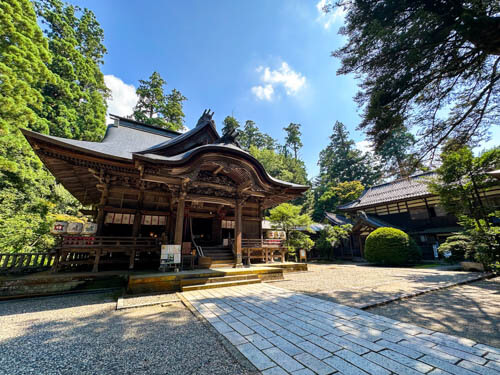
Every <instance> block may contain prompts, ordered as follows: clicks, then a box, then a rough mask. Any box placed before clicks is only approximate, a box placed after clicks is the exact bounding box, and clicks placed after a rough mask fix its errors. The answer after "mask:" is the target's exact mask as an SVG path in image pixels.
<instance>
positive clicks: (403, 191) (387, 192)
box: [338, 172, 435, 210]
mask: <svg viewBox="0 0 500 375" xmlns="http://www.w3.org/2000/svg"><path fill="white" fill-rule="evenodd" d="M433 176H435V173H434V172H427V173H422V174H418V175H414V176H410V177H406V178H400V179H398V180H395V181H392V182H387V183H385V184H381V185H376V186H373V187H371V188H369V189H367V190H365V191H364V192H363V195H361V197H359V199H357V200H355V201H352V202H349V203H346V204H344V205H341V206H339V207H338V209H340V210H353V209H362V208H365V207H371V206H376V205H379V204H387V203H390V202H397V201H403V200H406V199H410V198H419V197H425V196H428V195H431V193H430V191H429V190H428V188H427V185H426V181H427V180H428V179H429V178H431V177H433Z"/></svg>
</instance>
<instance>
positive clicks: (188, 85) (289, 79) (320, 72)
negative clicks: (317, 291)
mask: <svg viewBox="0 0 500 375" xmlns="http://www.w3.org/2000/svg"><path fill="white" fill-rule="evenodd" d="M318 1H320V0H313V1H303V0H287V1H280V2H278V1H264V0H253V1H234V0H231V1H228V0H217V1H206V0H205V1H152V0H149V1H146V0H143V1H140V2H139V1H123V0H122V1H118V0H106V1H74V2H75V3H77V4H78V5H80V6H82V7H88V8H90V9H91V10H92V11H93V12H94V13H95V14H96V17H97V19H98V21H99V22H100V24H101V26H102V27H103V29H104V32H105V45H106V47H107V49H108V54H107V55H106V57H105V63H104V66H103V67H102V70H103V73H104V74H105V76H106V84H107V85H108V87H110V88H111V90H112V93H113V99H112V101H111V102H110V103H109V111H110V112H111V113H114V114H118V115H129V114H130V113H131V112H132V107H133V105H134V104H135V100H136V98H135V95H134V92H135V87H137V85H138V80H139V79H146V78H148V77H149V76H150V75H151V73H152V72H153V71H155V70H156V71H158V72H159V73H160V74H161V75H162V77H163V78H164V79H165V80H166V81H167V84H168V86H167V89H168V90H170V89H172V88H176V89H178V90H180V91H181V92H182V94H183V95H185V96H186V97H187V98H188V101H187V102H185V105H184V112H185V114H186V126H188V127H192V126H194V124H196V121H197V119H198V118H199V116H200V115H201V113H202V112H203V110H204V109H205V108H210V109H212V110H213V111H215V116H214V117H215V121H216V123H217V126H218V129H219V130H220V129H221V126H222V121H223V119H224V118H225V117H226V116H227V115H230V114H232V115H234V116H235V117H236V118H237V119H238V120H239V121H240V122H241V123H242V124H243V123H244V121H245V120H249V119H250V120H253V121H255V122H256V123H257V125H258V126H259V127H260V129H261V130H262V131H263V132H266V133H268V134H269V135H271V136H272V137H274V138H276V139H278V140H279V141H280V142H282V141H283V138H284V131H283V128H284V127H285V126H287V125H288V124H289V123H290V122H294V123H300V124H301V125H302V138H303V143H304V147H303V148H302V150H301V152H300V156H301V157H302V159H303V160H304V161H305V163H306V166H307V170H308V174H309V177H310V178H311V177H314V176H315V175H316V174H317V173H318V167H317V160H318V155H319V152H320V151H321V149H323V148H324V147H325V146H326V145H327V144H328V141H329V139H328V137H329V135H330V133H331V129H332V126H333V124H334V122H335V121H336V120H339V121H342V122H343V123H344V124H345V125H346V127H347V129H348V130H349V131H350V132H351V136H352V137H353V139H354V140H355V141H356V142H362V141H363V139H364V136H363V134H362V133H361V132H359V131H356V130H355V129H356V126H357V124H358V123H359V121H360V118H359V113H358V109H357V106H356V104H355V103H354V101H353V99H352V98H353V96H354V94H355V93H356V91H357V82H356V81H355V80H354V78H353V77H346V76H337V75H336V70H337V68H338V67H339V61H338V60H337V59H335V58H333V57H331V56H330V53H331V52H332V51H333V50H335V49H336V48H338V47H340V46H341V45H342V44H343V40H342V37H341V36H339V35H338V34H337V31H338V28H339V27H340V26H341V24H342V22H343V18H342V14H341V13H340V12H337V13H335V14H330V15H324V14H323V13H322V12H320V8H321V1H320V4H318ZM323 1H324V0H323ZM364 144H365V143H360V147H363V145H364Z"/></svg>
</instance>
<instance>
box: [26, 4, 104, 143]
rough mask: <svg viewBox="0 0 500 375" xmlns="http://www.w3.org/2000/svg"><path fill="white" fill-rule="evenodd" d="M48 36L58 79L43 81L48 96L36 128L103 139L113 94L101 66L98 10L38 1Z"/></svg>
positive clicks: (45, 95) (77, 136)
mask: <svg viewBox="0 0 500 375" xmlns="http://www.w3.org/2000/svg"><path fill="white" fill-rule="evenodd" d="M34 3H35V8H36V11H37V14H38V17H39V19H40V21H41V23H42V24H43V26H44V31H45V34H46V37H47V38H48V40H49V50H50V52H51V55H52V61H51V62H49V64H48V68H49V69H50V71H51V72H52V74H53V76H54V78H55V79H54V81H52V82H48V83H44V84H42V85H41V87H40V90H41V92H42V95H43V98H44V101H43V106H42V108H41V110H39V112H38V113H39V116H40V117H41V118H43V119H44V120H45V121H44V122H43V126H42V127H40V128H39V129H38V130H40V131H43V132H45V133H50V134H51V135H56V136H59V137H65V138H74V139H81V140H86V141H99V140H101V139H102V137H103V135H104V133H105V131H106V98H107V96H108V95H109V92H108V89H107V88H106V85H105V83H104V76H103V74H102V72H101V69H100V65H101V64H102V63H103V57H104V54H105V53H106V48H105V47H104V44H103V40H104V32H103V30H102V28H101V27H100V25H99V23H98V22H97V20H96V18H95V15H94V13H92V11H90V10H88V9H83V10H82V9H80V8H79V7H78V6H75V5H68V4H64V3H63V2H62V1H60V0H36V1H35V2H34Z"/></svg>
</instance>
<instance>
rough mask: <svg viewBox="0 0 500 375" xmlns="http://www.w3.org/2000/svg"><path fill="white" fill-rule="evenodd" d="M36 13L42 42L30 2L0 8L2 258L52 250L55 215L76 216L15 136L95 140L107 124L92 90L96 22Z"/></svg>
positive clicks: (52, 11)
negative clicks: (37, 133)
mask: <svg viewBox="0 0 500 375" xmlns="http://www.w3.org/2000/svg"><path fill="white" fill-rule="evenodd" d="M37 6H38V9H37V10H38V12H39V14H40V17H41V21H42V23H44V30H45V32H46V34H47V37H44V35H43V32H42V30H41V29H40V27H39V26H38V24H37V18H36V14H35V10H34V8H33V4H32V3H31V2H30V1H27V0H7V1H2V2H0V251H6V252H19V251H44V250H47V249H49V248H51V247H52V246H53V243H54V238H53V237H52V236H51V235H49V234H48V232H49V229H50V226H51V223H52V221H53V220H54V217H55V216H54V215H55V214H56V213H63V214H72V215H74V214H76V213H77V210H78V203H77V202H76V201H75V199H74V198H73V197H72V196H71V195H70V194H69V193H68V192H67V191H66V190H65V189H64V188H63V187H62V186H60V185H57V184H56V183H55V180H54V178H53V177H52V176H51V175H50V174H49V173H48V172H47V171H46V170H45V169H44V168H43V166H42V163H41V162H40V160H39V159H38V157H36V156H35V154H34V153H33V151H32V149H31V147H30V146H29V144H28V142H27V141H26V139H25V138H24V137H23V135H22V134H21V132H20V131H19V129H20V128H28V129H32V130H35V131H40V132H44V133H49V132H50V134H54V135H63V136H67V135H68V132H70V133H71V134H70V135H69V136H70V137H82V138H84V139H97V137H99V136H100V135H99V134H98V133H99V131H98V128H99V126H103V125H104V114H105V106H104V107H99V103H103V98H102V95H101V94H100V93H99V94H98V95H99V96H95V95H97V94H96V93H98V92H99V90H100V89H99V88H96V86H93V85H94V84H93V82H94V80H95V79H97V78H96V76H97V77H98V76H99V74H98V73H100V72H96V71H95V67H96V66H98V64H95V63H94V64H93V63H91V62H90V60H92V61H94V62H95V61H97V60H99V56H101V57H102V55H99V52H98V51H99V50H100V49H99V48H100V47H99V44H98V41H99V40H100V37H99V35H100V34H99V30H100V29H99V28H98V27H97V25H96V23H95V18H93V15H92V14H91V13H90V12H88V11H84V12H83V13H82V15H81V16H80V18H78V17H77V16H76V15H75V11H76V8H73V7H66V6H63V5H62V4H61V3H60V2H57V1H51V2H45V1H44V2H37ZM101 31H102V30H101ZM94 33H95V34H94ZM91 34H92V35H91ZM75 41H76V42H75ZM75 43H76V44H75ZM96 43H97V44H96ZM96 51H97V52H96ZM84 71H85V73H84ZM63 73H64V74H63ZM87 75H88V77H87ZM66 79H67V80H66ZM77 81H78V82H77ZM80 85H86V88H82V87H80ZM97 86H99V85H97ZM52 89H54V91H50V90H52ZM58 90H61V91H58ZM57 95H59V96H57ZM56 97H57V100H58V101H57V103H56V102H55V100H56ZM93 97H94V98H95V99H96V102H94V103H93V104H91V102H92V100H93V99H92V98H93ZM97 99H98V100H97ZM80 100H81V101H82V103H76V102H79V101H80ZM85 101H88V102H87V103H84V102H85ZM96 103H97V104H96ZM87 104H88V106H87ZM74 105H75V106H74ZM100 108H101V109H100ZM101 112H102V121H101V122H100V123H99V124H98V121H97V120H98V118H99V116H100V115H99V113H101ZM73 115H75V116H78V118H77V119H76V120H75V117H71V116H73ZM86 116H90V118H87V117H86ZM55 117H57V118H55ZM70 120H71V121H73V120H75V122H72V123H70V122H69V121H70ZM87 120H88V121H87ZM52 121H54V122H53V123H52ZM66 121H68V122H66ZM66 126H70V128H68V127H66ZM68 129H70V130H68Z"/></svg>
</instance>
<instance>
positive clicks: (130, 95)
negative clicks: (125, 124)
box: [104, 74, 138, 122]
mask: <svg viewBox="0 0 500 375" xmlns="http://www.w3.org/2000/svg"><path fill="white" fill-rule="evenodd" d="M104 82H105V83H106V86H107V87H108V88H109V89H110V90H111V97H110V98H109V99H108V114H109V113H112V114H114V115H118V116H129V115H131V114H132V112H133V111H134V107H135V105H136V104H137V99H138V97H137V95H136V93H135V87H134V85H127V84H126V83H125V82H123V81H122V80H121V79H120V78H118V77H115V76H114V75H112V74H108V75H105V76H104ZM107 120H108V122H112V120H110V118H109V117H108V119H107Z"/></svg>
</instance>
